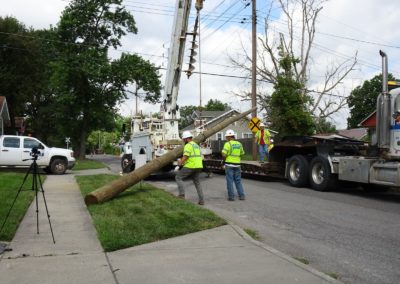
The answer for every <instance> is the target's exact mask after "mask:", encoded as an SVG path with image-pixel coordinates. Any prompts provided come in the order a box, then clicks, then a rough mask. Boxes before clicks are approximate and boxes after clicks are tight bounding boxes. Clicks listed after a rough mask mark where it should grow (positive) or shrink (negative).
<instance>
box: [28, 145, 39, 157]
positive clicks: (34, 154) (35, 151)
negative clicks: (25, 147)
mask: <svg viewBox="0 0 400 284" xmlns="http://www.w3.org/2000/svg"><path fill="white" fill-rule="evenodd" d="M41 154H42V152H40V150H39V147H33V148H32V149H31V152H30V153H29V155H30V156H31V157H33V158H34V159H37V157H38V156H39V155H41Z"/></svg>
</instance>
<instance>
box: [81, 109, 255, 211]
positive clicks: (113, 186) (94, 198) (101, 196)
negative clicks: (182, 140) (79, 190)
mask: <svg viewBox="0 0 400 284" xmlns="http://www.w3.org/2000/svg"><path fill="white" fill-rule="evenodd" d="M252 111H254V108H251V109H249V110H248V111H245V112H243V113H241V114H238V115H235V116H233V117H231V118H228V119H227V120H225V121H223V122H221V123H219V124H217V125H216V126H214V127H212V128H210V129H208V130H206V131H204V132H203V133H201V134H199V135H198V136H196V137H195V138H194V139H193V140H194V141H195V142H196V143H201V142H204V141H205V140H206V139H207V138H208V137H210V136H211V135H213V134H215V133H217V132H219V131H221V130H222V129H224V128H226V127H227V126H229V125H230V124H232V123H234V122H235V121H238V120H239V119H241V118H243V117H245V116H246V115H248V114H250V113H251V112H252ZM182 154H183V146H180V147H177V148H175V149H174V150H172V151H170V152H168V153H166V154H164V155H162V156H161V157H159V158H157V159H154V160H152V161H151V162H149V163H147V164H146V165H144V166H142V167H140V168H138V169H137V170H134V171H133V172H131V173H129V174H127V175H126V176H123V177H120V178H119V179H117V180H114V181H112V182H110V183H108V184H106V185H104V186H102V187H100V188H98V189H96V190H95V191H93V192H91V193H89V194H87V195H86V196H85V203H86V204H87V205H89V204H98V203H102V202H104V201H107V200H109V199H112V198H113V197H115V196H117V195H118V194H120V193H121V192H123V191H125V190H126V189H127V188H129V187H131V186H133V185H135V184H136V183H138V182H140V181H141V180H143V179H145V178H146V177H148V176H149V175H150V174H151V173H153V172H156V171H158V170H160V169H162V168H163V167H165V166H166V165H168V164H170V163H171V162H172V161H173V160H176V159H177V158H178V157H180V156H182Z"/></svg>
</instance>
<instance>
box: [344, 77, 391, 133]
mask: <svg viewBox="0 0 400 284" xmlns="http://www.w3.org/2000/svg"><path fill="white" fill-rule="evenodd" d="M388 79H389V80H395V78H394V77H393V75H392V74H389V75H388ZM380 93H382V75H376V76H375V77H373V78H372V79H370V80H366V81H364V83H363V84H362V86H357V87H356V88H355V89H354V90H353V91H351V94H350V96H349V98H348V99H347V103H348V105H349V108H350V116H349V118H348V119H347V127H348V128H355V127H358V124H359V123H360V122H361V121H362V120H363V119H364V118H366V117H367V116H368V115H370V114H371V113H372V112H373V111H375V110H376V99H377V98H378V95H379V94H380Z"/></svg>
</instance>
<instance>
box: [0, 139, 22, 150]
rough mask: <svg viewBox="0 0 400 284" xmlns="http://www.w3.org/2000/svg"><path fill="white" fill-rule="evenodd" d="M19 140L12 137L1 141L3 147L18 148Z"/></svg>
mask: <svg viewBox="0 0 400 284" xmlns="http://www.w3.org/2000/svg"><path fill="white" fill-rule="evenodd" d="M19 143H20V139H19V138H13V137H5V138H4V140H3V147H8V148H19Z"/></svg>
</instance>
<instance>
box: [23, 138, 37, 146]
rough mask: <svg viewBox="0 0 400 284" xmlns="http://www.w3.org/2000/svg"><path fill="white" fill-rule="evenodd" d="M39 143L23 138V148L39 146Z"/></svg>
mask: <svg viewBox="0 0 400 284" xmlns="http://www.w3.org/2000/svg"><path fill="white" fill-rule="evenodd" d="M39 146H40V143H39V142H38V141H37V140H34V139H30V138H25V139H24V148H29V149H32V148H33V147H37V148H39Z"/></svg>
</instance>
